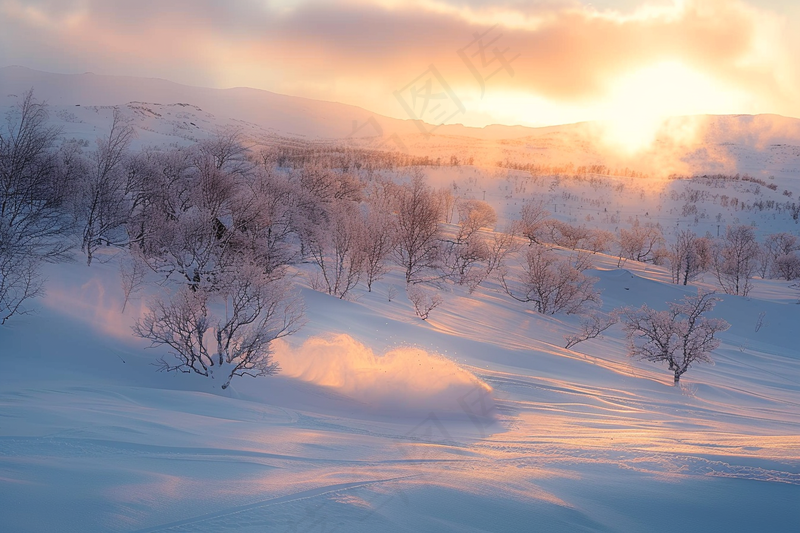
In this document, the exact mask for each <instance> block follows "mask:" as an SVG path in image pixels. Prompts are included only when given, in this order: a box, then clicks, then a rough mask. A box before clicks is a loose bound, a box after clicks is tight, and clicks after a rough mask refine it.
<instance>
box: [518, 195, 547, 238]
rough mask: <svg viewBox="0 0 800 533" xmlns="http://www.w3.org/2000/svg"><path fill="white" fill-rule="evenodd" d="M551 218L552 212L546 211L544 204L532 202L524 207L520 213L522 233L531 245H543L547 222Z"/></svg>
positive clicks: (526, 203)
mask: <svg viewBox="0 0 800 533" xmlns="http://www.w3.org/2000/svg"><path fill="white" fill-rule="evenodd" d="M549 216H550V211H548V210H547V209H545V207H544V202H543V201H541V200H532V201H529V202H525V203H524V204H523V205H522V211H521V213H520V217H521V220H520V233H521V234H522V236H523V237H525V238H526V239H528V241H529V242H530V244H532V245H533V244H541V243H542V238H543V233H544V231H545V221H546V220H547V218H548V217H549Z"/></svg>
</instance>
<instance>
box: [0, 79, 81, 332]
mask: <svg viewBox="0 0 800 533" xmlns="http://www.w3.org/2000/svg"><path fill="white" fill-rule="evenodd" d="M57 136H58V130H57V129H55V128H51V127H49V126H47V111H46V108H45V106H44V104H41V103H39V102H37V101H36V100H35V98H34V96H33V91H28V92H27V93H26V94H25V95H24V96H23V98H22V100H21V102H20V104H19V105H18V106H17V107H16V108H14V109H12V110H11V111H9V113H8V115H7V120H6V125H5V128H4V129H2V130H0V321H2V322H5V321H6V320H7V319H8V318H10V317H11V316H12V315H14V314H15V313H20V312H24V302H25V301H26V300H28V299H30V298H33V297H35V296H37V295H39V294H41V292H42V291H41V289H42V280H41V278H40V277H39V275H38V273H39V266H40V265H41V263H42V262H53V261H61V260H65V259H67V258H68V255H67V253H68V251H69V249H70V247H71V242H70V240H69V239H68V238H67V237H66V236H67V234H68V233H69V230H70V229H71V227H70V222H69V217H68V216H66V198H67V191H68V190H69V189H70V188H71V186H72V180H73V179H74V172H72V169H71V162H72V161H73V158H72V157H71V154H73V153H74V152H70V153H67V154H66V155H67V156H68V157H65V158H63V159H61V160H59V157H58V153H56V152H55V150H54V143H55V140H56V138H57Z"/></svg>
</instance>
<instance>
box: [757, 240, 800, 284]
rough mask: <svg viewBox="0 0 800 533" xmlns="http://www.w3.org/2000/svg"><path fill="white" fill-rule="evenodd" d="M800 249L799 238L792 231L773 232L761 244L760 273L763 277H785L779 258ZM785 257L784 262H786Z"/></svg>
mask: <svg viewBox="0 0 800 533" xmlns="http://www.w3.org/2000/svg"><path fill="white" fill-rule="evenodd" d="M797 249H800V245H799V244H798V239H797V237H796V236H795V235H792V234H791V233H773V234H770V235H767V237H766V238H765V239H764V243H763V244H762V245H761V253H760V254H759V255H760V258H759V259H760V261H759V274H760V275H761V277H762V278H767V277H770V276H771V277H782V278H785V276H784V275H783V273H782V272H780V268H779V267H778V264H777V263H778V258H780V257H784V256H787V255H790V254H792V252H794V251H795V250H797ZM785 261H786V260H785V259H784V264H785Z"/></svg>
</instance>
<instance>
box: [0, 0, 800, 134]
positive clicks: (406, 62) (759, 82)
mask: <svg viewBox="0 0 800 533" xmlns="http://www.w3.org/2000/svg"><path fill="white" fill-rule="evenodd" d="M270 5H271V6H272V7H265V6H266V4H256V3H249V2H242V3H229V2H222V1H221V0H203V1H199V2H198V1H189V0H178V1H173V2H170V3H164V2H157V1H155V0H141V1H139V2H136V3H130V2H122V1H119V0H110V1H103V2H100V1H97V0H94V1H92V0H86V1H81V2H78V1H75V2H73V3H72V4H69V3H66V4H65V3H64V2H53V1H48V0H40V1H36V2H32V1H28V2H23V1H22V0H0V14H2V15H3V17H2V20H3V22H0V30H2V31H0V34H2V35H3V37H0V44H1V45H2V49H4V50H5V52H0V54H3V55H0V62H6V63H22V64H25V65H27V66H33V67H38V68H48V67H49V68H51V69H54V70H63V69H64V68H74V69H77V70H81V71H82V70H87V69H91V70H96V71H100V72H106V73H115V74H133V75H148V76H159V77H166V78H170V79H173V80H176V81H181V82H184V83H191V84H197V85H212V86H242V85H247V86H254V87H260V88H265V89H269V90H274V91H278V92H286V93H291V94H301V95H303V96H309V97H314V98H319V99H325V100H338V101H343V102H346V103H353V104H357V105H363V106H365V107H368V108H371V109H373V110H375V111H377V112H381V113H384V114H388V115H393V116H399V117H404V113H403V110H402V109H401V108H400V106H399V105H398V104H397V102H396V101H395V100H394V98H393V97H392V91H394V90H396V89H398V88H400V87H403V86H404V85H405V84H407V83H408V82H409V81H411V80H413V79H414V78H415V77H416V76H417V75H419V74H420V73H421V72H423V71H424V70H425V69H426V68H427V66H428V65H431V64H433V65H435V66H436V68H437V69H438V70H439V72H440V73H441V74H442V76H443V77H444V78H445V79H446V81H447V83H448V84H449V85H450V86H451V87H452V88H453V90H454V91H455V92H457V93H458V95H459V96H460V97H461V98H462V99H463V100H465V101H467V102H469V103H471V105H470V106H468V107H469V108H470V113H472V115H469V114H468V116H466V117H460V118H458V119H457V120H458V121H466V122H467V123H469V122H470V116H471V117H472V120H478V121H481V120H482V121H484V122H485V121H491V120H492V118H493V117H494V118H497V117H500V116H502V115H503V112H502V110H500V106H501V104H500V102H499V101H500V100H501V99H502V98H504V97H505V96H504V95H514V97H515V98H522V99H523V100H524V99H527V100H525V101H527V102H528V103H529V106H530V109H531V110H533V109H541V112H540V116H541V115H542V114H546V113H545V112H546V110H547V106H552V105H555V106H578V108H579V109H580V112H578V113H577V117H578V118H577V119H578V120H580V117H581V116H584V115H585V118H587V119H592V118H596V116H593V115H592V108H593V106H596V105H597V104H598V103H602V102H603V101H604V100H605V99H608V98H609V97H611V96H613V93H614V91H616V90H617V89H618V87H617V85H615V80H618V79H620V78H621V77H625V76H628V75H630V74H631V73H634V72H636V71H639V70H641V69H646V68H648V67H651V66H653V65H657V64H662V63H675V64H680V65H682V68H685V69H686V70H687V71H691V72H697V73H702V74H703V76H706V77H707V78H710V79H713V80H714V82H715V83H716V85H714V87H720V88H725V87H731V88H732V89H735V90H736V91H739V92H740V93H744V94H746V95H747V97H746V98H744V99H742V98H739V99H737V100H736V102H737V103H736V106H738V107H740V108H739V109H731V110H730V111H727V112H775V113H782V114H790V115H800V104H798V103H797V102H798V99H797V96H798V94H799V93H800V82H798V75H797V72H796V67H795V66H794V63H795V62H794V61H793V60H792V57H793V54H792V52H793V50H792V49H791V46H793V45H792V44H790V41H788V40H787V39H788V38H785V34H786V27H787V25H788V22H789V21H788V20H786V17H784V16H782V15H780V14H777V13H770V12H767V11H764V10H760V9H757V8H755V7H753V6H752V5H748V4H746V3H744V2H741V1H724V0H687V1H680V0H675V3H674V4H672V5H667V6H663V7H660V8H647V7H642V8H640V9H638V10H634V11H633V12H632V13H628V14H621V13H619V12H615V11H608V10H606V11H602V12H601V11H598V10H596V9H594V8H589V7H585V6H583V5H581V4H578V3H575V2H571V1H562V2H560V1H554V2H546V3H544V4H535V5H534V6H533V7H520V5H518V4H516V3H508V4H506V5H503V4H502V3H495V2H493V3H491V4H489V3H481V2H478V1H476V2H472V3H471V4H466V3H464V4H462V3H458V4H456V3H449V2H447V1H446V0H417V1H415V2H412V3H407V2H405V3H401V2H394V1H392V0H382V1H381V0H374V1H371V2H368V1H362V2H337V3H330V2H317V1H305V2H303V1H300V2H274V3H272V4H270ZM495 24H500V25H499V26H497V27H494V25H495ZM493 27H494V29H492V28H493ZM482 32H490V34H489V35H490V36H492V35H494V36H497V35H501V37H500V39H499V40H498V41H497V42H496V43H495V45H496V46H498V47H499V48H500V49H503V50H505V49H507V50H508V51H507V56H508V58H512V57H515V59H514V61H513V63H512V65H511V68H512V69H513V76H512V75H511V74H510V73H509V72H510V71H505V70H504V71H501V72H499V73H498V74H497V75H496V76H494V77H493V78H491V79H490V80H488V81H487V82H486V94H487V98H488V100H484V101H482V102H481V93H480V90H479V88H480V80H478V79H477V78H476V77H475V76H474V72H471V71H470V69H469V68H468V67H467V65H466V64H465V62H464V61H463V59H462V57H460V56H459V54H458V51H459V49H462V48H464V47H465V46H466V45H468V44H469V43H470V41H471V40H472V39H473V35H474V34H475V33H482ZM492 32H493V33H492ZM12 46H13V48H12ZM493 46H494V45H493ZM487 51H488V53H489V54H491V53H492V48H490V49H488V50H487ZM517 55H518V57H516V56H517ZM475 61H476V62H477V58H476V59H475ZM486 74H488V70H487V71H486V72H482V73H481V75H482V76H485V75H486ZM692 79H693V78H691V77H690V78H687V83H689V82H691V81H692ZM720 90H723V89H720ZM487 102H488V103H487ZM537 106H538V108H537ZM745 107H746V109H745ZM516 109H517V110H519V106H517V107H516ZM522 111H523V113H522V114H523V116H522V117H521V118H520V119H519V121H520V122H527V123H530V122H531V121H535V118H533V119H531V118H528V117H525V116H524V115H525V113H524V109H523V110H522ZM712 112H718V111H717V110H712ZM530 113H531V114H534V113H533V111H530ZM508 114H509V113H506V115H508ZM554 115H555V116H554V117H552V118H550V119H546V120H547V121H548V122H553V121H557V120H558V116H561V117H564V118H566V119H567V120H570V119H572V120H574V118H573V117H574V116H576V113H574V112H571V113H567V112H559V113H554Z"/></svg>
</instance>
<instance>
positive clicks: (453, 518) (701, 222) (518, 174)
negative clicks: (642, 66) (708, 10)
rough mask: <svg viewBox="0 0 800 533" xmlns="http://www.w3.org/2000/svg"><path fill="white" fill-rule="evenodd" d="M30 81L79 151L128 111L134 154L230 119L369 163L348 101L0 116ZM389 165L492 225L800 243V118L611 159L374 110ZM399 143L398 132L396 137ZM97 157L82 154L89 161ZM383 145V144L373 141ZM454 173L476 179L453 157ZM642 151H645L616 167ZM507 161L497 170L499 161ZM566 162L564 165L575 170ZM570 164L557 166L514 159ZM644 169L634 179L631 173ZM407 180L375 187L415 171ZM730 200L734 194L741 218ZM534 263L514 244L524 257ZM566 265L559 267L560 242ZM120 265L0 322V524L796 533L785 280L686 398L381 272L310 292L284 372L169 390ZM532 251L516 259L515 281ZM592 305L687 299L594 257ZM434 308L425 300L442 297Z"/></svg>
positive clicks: (134, 94)
mask: <svg viewBox="0 0 800 533" xmlns="http://www.w3.org/2000/svg"><path fill="white" fill-rule="evenodd" d="M30 87H34V89H35V91H36V95H37V97H39V98H41V99H44V100H47V101H48V102H49V104H50V108H49V110H50V120H51V122H52V123H53V124H56V125H58V126H60V127H61V128H62V136H63V137H64V138H65V139H72V138H76V139H82V140H85V141H89V143H91V142H93V141H94V139H95V138H96V137H97V136H99V135H102V134H104V133H106V132H107V131H108V127H109V125H110V119H111V115H112V107H113V106H120V107H121V108H122V109H123V111H124V113H125V114H126V115H127V116H128V117H129V118H130V119H131V120H132V121H133V124H134V126H135V128H136V130H137V134H138V137H137V139H136V145H137V146H135V147H134V148H136V147H141V146H147V145H161V146H164V145H170V144H179V145H180V144H191V143H193V142H195V141H196V140H199V139H203V138H205V137H208V136H210V135H212V134H214V133H215V132H216V131H218V130H219V129H222V128H227V127H230V126H235V127H237V128H239V129H240V130H241V131H242V132H243V134H244V135H245V136H246V137H247V139H248V140H249V141H254V142H256V143H261V144H264V145H273V144H280V145H295V146H298V147H303V146H307V145H309V144H312V145H330V144H331V143H333V142H344V143H347V144H348V145H349V146H356V147H358V146H360V147H369V148H376V147H378V146H380V143H381V142H383V141H381V138H378V139H376V138H372V139H370V138H361V139H356V140H352V139H351V140H347V139H345V137H347V136H348V135H349V134H350V133H351V131H352V124H353V121H356V124H362V123H368V122H369V120H370V118H371V117H374V116H373V115H371V114H370V113H369V112H368V111H366V110H362V109H359V108H353V107H348V106H342V105H339V104H334V103H326V102H315V101H310V100H303V99H297V98H292V97H287V96H280V95H275V94H272V93H267V92H264V91H254V90H251V89H230V90H215V89H200V88H192V87H184V86H179V85H176V84H171V83H169V82H165V81H163V80H143V79H134V78H111V77H105V76H96V75H90V74H86V75H78V76H63V75H54V74H47V73H39V72H34V71H30V70H26V69H22V68H18V67H12V68H5V69H0V107H6V108H7V107H8V106H12V105H14V104H15V103H16V102H17V101H18V99H19V96H20V95H21V94H22V93H23V92H24V91H25V90H27V89H28V88H30ZM374 119H375V121H376V123H377V124H379V125H380V128H381V131H382V132H383V137H382V138H388V136H389V135H392V134H395V133H396V134H397V135H398V138H399V139H400V140H401V141H402V142H401V145H397V146H395V147H394V149H395V150H400V149H402V150H406V151H408V152H410V153H416V154H423V155H428V156H430V157H432V158H434V159H435V158H437V157H440V158H442V161H443V162H445V164H443V165H438V166H437V165H430V166H426V167H424V173H425V175H426V178H427V181H428V182H429V183H430V184H432V185H434V186H436V187H443V188H449V189H450V190H451V192H452V193H453V195H454V197H457V198H461V199H480V200H484V199H485V200H486V201H487V202H488V203H490V204H491V205H492V206H493V207H494V208H495V210H496V211H497V213H498V217H499V223H498V227H502V226H503V224H504V223H505V222H508V221H510V220H512V219H515V218H518V217H519V213H520V207H521V205H522V203H523V202H524V201H526V200H530V199H532V198H537V199H539V200H542V201H543V202H544V204H545V206H546V208H547V209H549V210H550V211H551V213H552V215H553V216H554V217H555V218H557V219H559V220H561V221H565V222H569V223H571V224H574V225H583V226H586V227H588V228H592V229H606V230H608V231H611V232H615V231H616V230H618V229H619V228H622V227H630V225H631V224H632V223H634V221H636V220H639V221H640V222H658V223H659V224H660V225H661V227H662V228H663V229H664V234H665V237H666V238H667V239H671V238H672V232H673V231H675V230H678V229H686V228H690V229H692V230H693V231H695V232H696V233H698V234H701V235H702V234H705V233H709V234H711V236H714V235H715V234H716V232H717V231H719V227H722V228H723V231H724V227H725V225H727V224H746V225H750V224H755V225H756V226H757V227H758V233H759V234H760V235H763V234H764V233H770V232H777V231H786V232H793V233H796V232H797V228H798V225H797V220H795V219H793V218H792V213H791V209H790V208H789V207H787V203H788V204H792V203H796V202H797V197H798V196H800V182H798V180H797V173H798V170H800V159H798V158H800V151H799V150H798V146H800V121H797V120H795V119H787V118H782V117H772V116H758V117H743V116H741V117H689V118H676V119H673V121H672V123H671V125H669V127H668V130H670V131H671V132H672V133H674V132H676V131H683V130H687V128H688V130H691V132H692V135H691V136H686V137H683V138H682V139H683V140H681V138H680V137H679V136H676V135H670V136H668V137H663V138H662V139H661V140H659V141H658V142H656V144H655V145H654V148H652V149H650V151H645V152H642V153H639V154H637V155H635V156H631V155H624V156H621V155H619V154H617V153H616V152H614V151H612V150H611V149H609V148H608V147H607V146H606V145H605V144H604V143H603V142H602V138H600V137H598V133H597V132H598V131H601V129H599V127H598V126H597V125H593V124H579V125H570V126H559V127H551V128H542V129H527V128H509V127H499V126H498V127H491V128H485V129H473V128H464V127H461V126H447V127H442V128H440V129H438V130H437V131H436V133H435V134H434V135H433V136H432V137H425V136H423V135H421V134H420V133H419V132H418V131H416V125H414V124H413V123H411V122H409V121H400V120H396V119H391V118H386V117H374ZM384 140H386V139H384ZM88 146H90V144H89V145H87V150H89V149H90V148H89V147H88ZM383 149H391V147H389V146H388V145H384V146H383ZM451 156H456V157H457V158H458V159H459V161H460V162H462V163H463V161H467V160H468V159H469V157H473V158H474V164H467V165H465V164H462V163H459V164H458V165H447V164H446V163H447V162H448V161H450V157H451ZM631 158H634V159H631ZM498 162H503V163H504V164H503V165H502V166H498V165H497V163H498ZM570 163H571V164H572V165H573V166H572V167H568V169H567V167H565V165H568V164H570ZM660 163H663V164H664V165H665V166H664V167H663V168H673V167H670V166H669V165H674V168H675V169H678V167H681V168H680V169H678V170H681V171H682V172H683V171H685V173H688V174H706V173H717V172H725V173H731V174H734V173H735V172H742V173H744V172H748V173H750V174H751V175H753V176H755V177H756V178H758V179H760V180H762V181H761V182H759V181H753V180H742V179H723V178H719V177H710V178H709V177H706V178H696V179H667V178H666V177H657V175H656V174H655V173H654V174H651V176H650V177H642V176H640V175H638V174H637V175H636V176H633V175H631V174H632V173H630V172H629V173H627V175H621V174H626V173H625V172H615V171H608V169H599V168H594V169H591V168H590V169H586V168H584V169H582V170H580V169H578V168H577V167H578V166H580V165H591V164H594V165H606V166H610V167H611V168H612V169H616V170H619V169H624V168H625V166H628V168H629V170H637V169H644V168H648V169H649V168H655V167H656V166H658V165H657V164H660ZM525 164H533V165H539V166H547V165H551V166H562V167H564V168H562V169H561V170H558V171H553V172H550V171H548V170H547V169H539V170H536V169H532V168H531V167H527V168H523V167H522V165H525ZM637 165H640V166H637ZM404 171H405V169H400V170H399V171H397V173H396V174H393V173H392V171H388V170H382V171H380V172H384V173H385V174H386V175H387V176H389V177H392V178H395V179H402V178H403V176H402V174H403V172H404ZM734 198H735V200H736V201H735V202H734ZM525 249H527V247H525V246H523V252H524V250H525ZM559 253H567V252H559ZM121 257H122V256H120V255H115V253H114V250H113V248H110V247H109V248H105V247H103V248H102V249H101V250H99V252H98V256H97V257H96V258H95V261H94V262H93V263H92V266H91V267H87V266H85V265H84V262H83V260H82V258H81V260H79V261H76V262H73V263H69V264H59V265H49V266H47V270H46V275H47V277H48V282H47V284H46V295H45V296H44V297H43V298H41V299H40V300H37V301H36V304H35V313H33V314H30V315H24V316H15V317H13V319H12V320H10V321H9V322H8V323H7V325H5V326H2V327H0V530H2V531H14V532H39V531H65V532H68V531H76V532H78V531H79V532H94V531H116V532H145V531H149V532H154V531H197V532H202V531H209V532H211V531H213V532H217V531H236V532H254V533H255V532H259V533H261V532H265V531H269V532H272V531H276V532H300V531H304V532H323V531H324V532H330V531H343V532H344V531H347V532H350V531H353V532H370V533H372V532H375V531H386V532H412V531H413V532H418V531H431V532H433V531H436V532H440V531H445V532H446V531H452V532H512V531H513V532H516V531H559V532H560V531H565V532H572V531H596V532H601V531H602V532H643V531H647V532H661V531H663V532H670V531H742V532H744V531H794V530H796V529H797V527H798V525H799V524H800V506H798V501H800V352H799V351H798V348H797V334H796V330H797V325H798V324H800V305H797V301H798V297H800V294H798V291H797V290H796V289H795V288H791V287H790V285H791V283H790V282H787V281H778V280H761V279H757V280H755V281H754V288H753V290H752V292H751V293H750V296H749V297H747V298H745V297H739V296H727V295H726V296H722V301H721V302H719V304H718V305H717V307H716V309H715V310H714V312H713V315H714V316H715V317H719V318H723V319H725V320H727V321H728V322H729V323H730V324H731V325H732V327H731V328H730V329H729V330H728V331H726V332H724V333H722V334H721V336H720V337H721V341H722V344H721V346H720V347H719V349H717V350H716V351H715V352H714V354H713V357H712V358H713V360H714V364H713V365H696V366H694V367H692V368H691V370H690V371H689V372H688V373H687V374H686V375H685V376H684V377H683V378H682V380H681V386H679V387H674V386H673V383H672V381H673V379H672V375H671V373H670V372H669V371H668V370H667V369H666V368H665V367H664V366H659V365H656V364H652V363H648V362H643V361H638V360H634V359H631V358H629V357H628V356H627V355H626V347H625V335H624V332H623V330H622V328H621V326H620V325H616V326H613V327H611V328H610V329H609V330H607V331H606V332H605V333H604V334H603V336H602V337H600V338H597V339H594V340H590V341H586V342H583V343H581V344H578V345H576V346H574V347H573V348H572V349H566V348H564V345H565V336H568V335H572V334H574V333H575V332H576V331H577V328H578V326H579V318H577V317H575V316H564V315H554V316H550V315H541V314H538V313H535V312H534V311H533V310H532V309H531V308H530V307H529V306H526V305H525V304H522V303H520V302H518V301H515V300H513V299H511V298H510V297H509V296H508V295H507V294H505V292H503V291H502V290H501V287H500V286H499V282H498V281H497V280H496V279H494V278H492V279H490V280H488V281H487V282H486V283H485V284H483V285H482V286H480V287H478V288H477V290H475V292H472V293H470V292H468V291H467V290H466V288H465V287H463V286H458V285H453V284H442V286H441V287H439V288H438V290H439V291H440V294H441V296H442V298H443V301H442V303H441V305H440V306H439V307H437V308H435V309H434V310H433V311H432V312H431V315H430V318H429V319H428V320H427V321H422V320H420V319H419V318H418V317H417V316H415V314H414V310H413V307H412V303H411V302H410V301H409V299H408V298H407V296H406V293H405V291H404V285H405V280H404V276H403V273H402V272H400V270H399V269H397V268H395V269H394V270H392V271H391V272H390V273H389V274H388V275H387V276H386V277H385V278H383V279H382V280H380V281H379V282H377V283H376V285H375V287H374V290H373V291H372V292H367V291H366V290H365V289H364V288H363V287H362V286H359V287H358V288H357V289H356V290H355V291H354V292H353V293H352V295H351V298H350V300H349V301H346V300H340V299H338V298H335V297H332V296H328V295H326V294H322V293H320V292H316V291H313V290H311V288H310V285H311V283H309V282H308V277H307V276H306V275H307V274H308V273H309V271H310V270H312V269H313V268H314V267H313V266H312V265H308V264H299V265H293V266H292V269H294V271H295V273H296V274H298V276H297V278H296V279H297V283H298V286H299V287H300V291H301V294H302V298H303V300H304V302H305V309H306V311H305V315H306V319H307V323H306V324H305V326H304V327H303V328H302V329H301V330H300V332H299V333H297V334H295V335H293V336H291V337H288V338H287V339H282V340H280V341H275V343H274V344H273V348H274V351H275V358H276V359H277V361H278V362H279V363H280V365H281V367H282V372H281V373H280V374H278V375H277V376H273V377H264V378H259V379H250V378H237V379H235V380H234V381H233V382H232V384H231V387H230V388H228V389H226V390H225V391H222V390H221V389H220V387H219V385H220V383H217V382H215V380H213V379H206V378H202V377H198V376H195V375H185V374H180V373H159V372H157V371H156V370H157V369H156V367H155V366H153V363H154V362H155V361H156V360H157V359H158V357H159V356H164V355H166V350H165V349H164V348H163V347H162V348H154V349H148V345H147V343H146V342H144V341H142V340H141V339H139V338H137V337H134V336H133V335H132V333H131V326H132V325H133V324H134V323H135V321H136V320H137V318H139V317H141V316H142V315H143V313H144V312H145V309H146V307H145V306H146V296H147V294H148V293H153V292H156V291H158V290H160V288H159V287H158V286H156V285H154V286H151V287H149V288H147V289H145V290H144V291H143V293H139V294H137V295H135V297H134V299H133V300H131V301H130V302H129V303H128V304H127V305H126V306H125V307H124V311H123V299H124V298H123V291H122V289H121V287H120V264H119V262H120V260H121ZM520 259H521V256H520V255H519V254H517V256H514V257H512V258H511V259H510V260H509V261H508V268H509V271H510V273H511V274H512V275H513V274H514V273H519V271H520V268H521V267H520ZM591 262H592V265H593V266H592V268H591V269H590V270H588V271H587V274H589V275H591V276H594V277H596V278H598V281H597V286H598V287H599V288H600V289H602V300H603V309H602V310H603V311H605V312H609V311H611V310H612V309H618V308H620V307H624V306H640V305H642V304H643V303H647V304H648V305H651V306H652V307H654V308H657V309H663V308H665V307H666V305H667V302H673V301H677V300H679V299H681V298H682V297H684V296H686V295H687V294H692V293H694V292H695V291H696V290H697V289H698V287H699V288H714V287H715V282H714V280H713V279H712V277H711V276H707V277H706V278H702V277H701V278H699V279H697V280H696V281H695V282H694V284H693V285H690V286H688V287H687V286H680V285H675V284H672V283H671V282H670V279H671V276H670V273H669V271H668V270H667V269H665V268H664V267H660V266H654V265H652V264H645V263H637V262H635V261H632V260H631V261H627V262H626V263H625V264H624V265H622V266H620V260H619V259H618V258H617V257H611V256H606V255H604V254H602V253H597V254H593V255H592V256H591ZM431 290H432V288H431Z"/></svg>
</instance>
